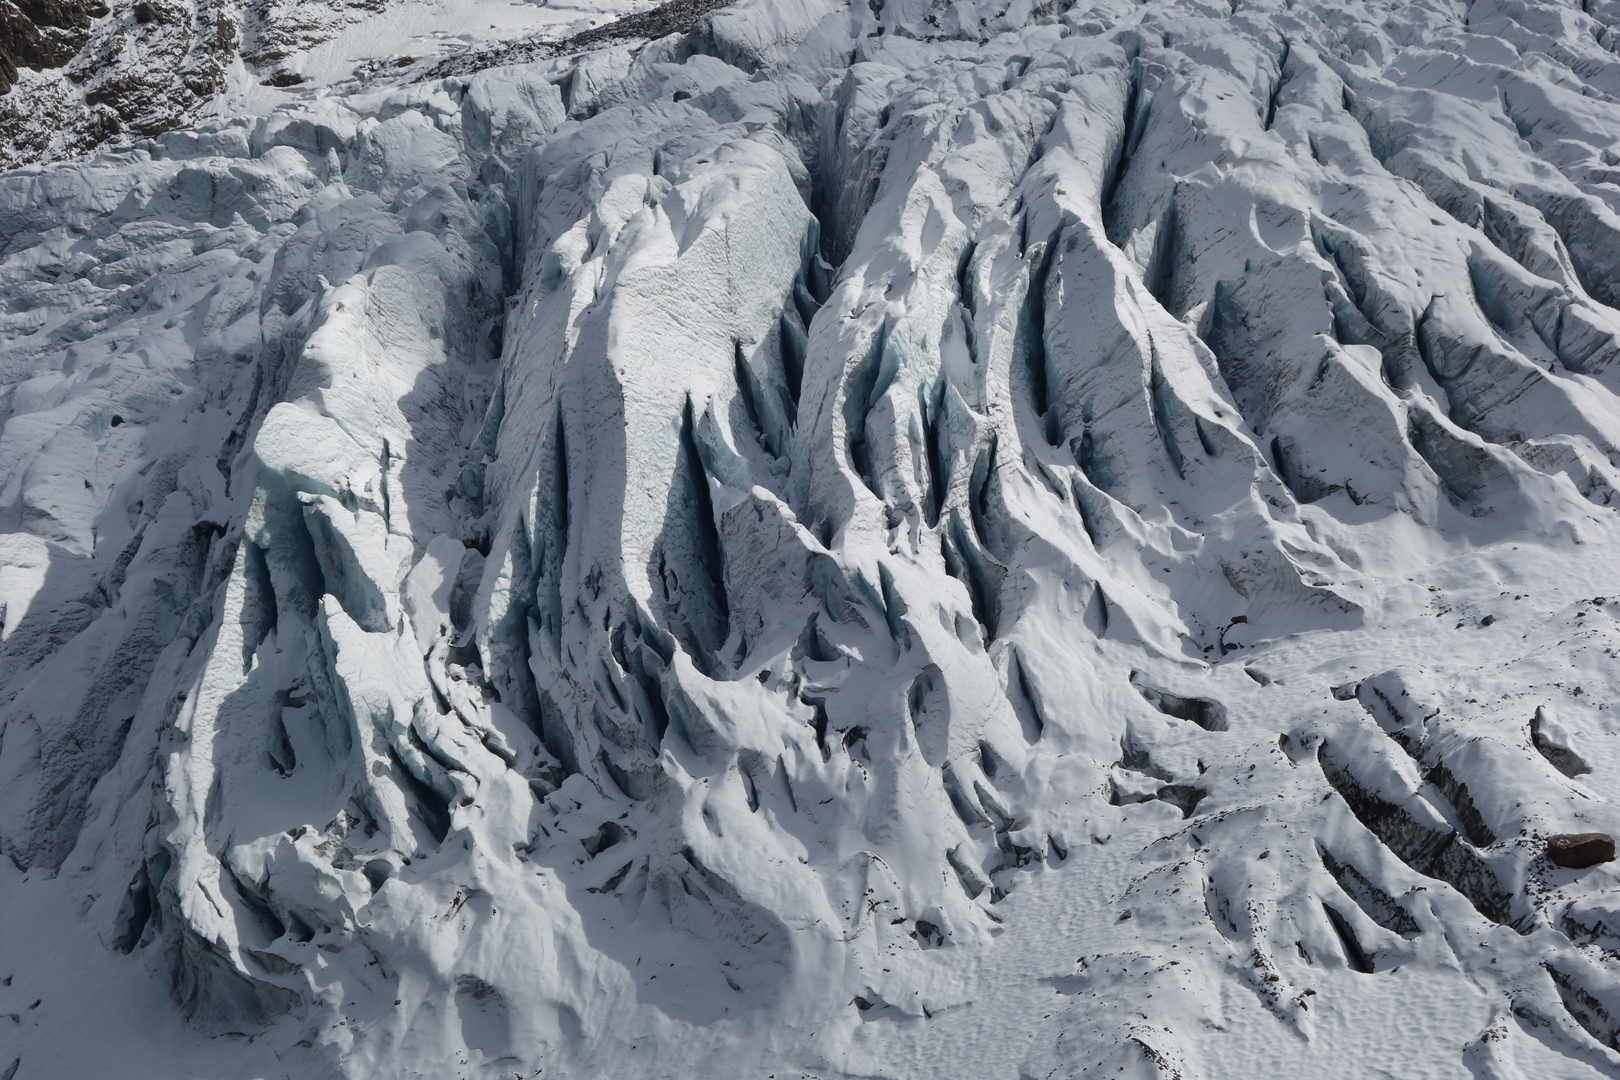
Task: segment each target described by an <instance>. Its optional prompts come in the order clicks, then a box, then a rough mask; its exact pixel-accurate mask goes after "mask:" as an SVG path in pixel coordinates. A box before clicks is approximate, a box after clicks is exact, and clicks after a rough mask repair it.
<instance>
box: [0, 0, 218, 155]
mask: <svg viewBox="0 0 1620 1080" xmlns="http://www.w3.org/2000/svg"><path fill="white" fill-rule="evenodd" d="M8 9H9V12H10V13H11V14H8V13H7V12H8ZM0 20H5V28H4V29H0V34H3V35H5V37H6V38H8V39H9V40H10V42H12V43H13V44H4V45H0V61H3V62H0V86H3V87H4V90H5V91H9V92H6V93H4V96H0V167H15V166H17V165H20V164H24V163H27V162H34V161H41V160H49V159H51V158H57V157H63V156H69V155H72V154H76V153H83V152H85V151H86V150H89V149H92V148H94V147H95V146H97V145H99V144H101V143H103V142H105V141H107V140H109V139H119V138H123V139H125V140H127V139H129V138H132V137H139V136H150V135H156V134H158V133H160V132H164V131H168V130H170V129H172V128H174V127H177V126H179V125H180V124H181V123H183V122H184V121H186V120H187V119H189V118H190V117H191V116H193V115H194V114H195V112H196V110H197V109H198V107H199V106H201V105H203V104H204V103H206V102H207V101H209V100H210V99H212V98H213V97H214V96H215V95H216V94H218V93H219V92H220V91H222V90H223V89H224V87H225V82H226V75H227V72H228V70H229V69H230V66H231V64H232V63H233V62H235V61H236V59H237V56H236V53H237V46H238V44H239V42H240V38H241V20H240V15H239V13H238V12H237V10H236V9H235V8H234V7H232V6H231V5H228V4H223V3H212V2H210V3H195V4H194V3H192V2H190V0H142V2H140V3H136V4H133V5H130V4H127V3H120V4H119V5H118V6H116V7H113V8H109V7H108V6H107V5H106V4H103V3H100V2H99V0H96V2H93V3H83V2H82V0H73V2H71V3H70V2H67V0H62V2H57V0H47V2H44V3H35V2H29V3H24V4H21V5H20V6H19V5H15V4H11V3H9V2H8V3H7V4H6V5H5V6H4V7H0ZM29 27H33V28H34V30H33V33H32V34H30V33H29V32H28V29H29ZM28 69H34V70H28Z"/></svg>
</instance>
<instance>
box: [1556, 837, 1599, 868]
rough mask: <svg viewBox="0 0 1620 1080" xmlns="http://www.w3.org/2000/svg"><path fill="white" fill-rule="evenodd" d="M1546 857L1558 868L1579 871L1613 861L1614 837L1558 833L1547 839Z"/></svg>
mask: <svg viewBox="0 0 1620 1080" xmlns="http://www.w3.org/2000/svg"><path fill="white" fill-rule="evenodd" d="M1547 857H1548V858H1550V859H1551V860H1552V861H1553V862H1554V863H1556V864H1557V865H1559V866H1565V867H1570V868H1572V869H1576V870H1581V869H1585V868H1586V867H1588V866H1596V865H1597V864H1598V863H1606V862H1613V861H1614V837H1612V836H1610V835H1609V834H1608V833H1595V832H1594V833H1560V834H1558V835H1556V836H1549V837H1547Z"/></svg>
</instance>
